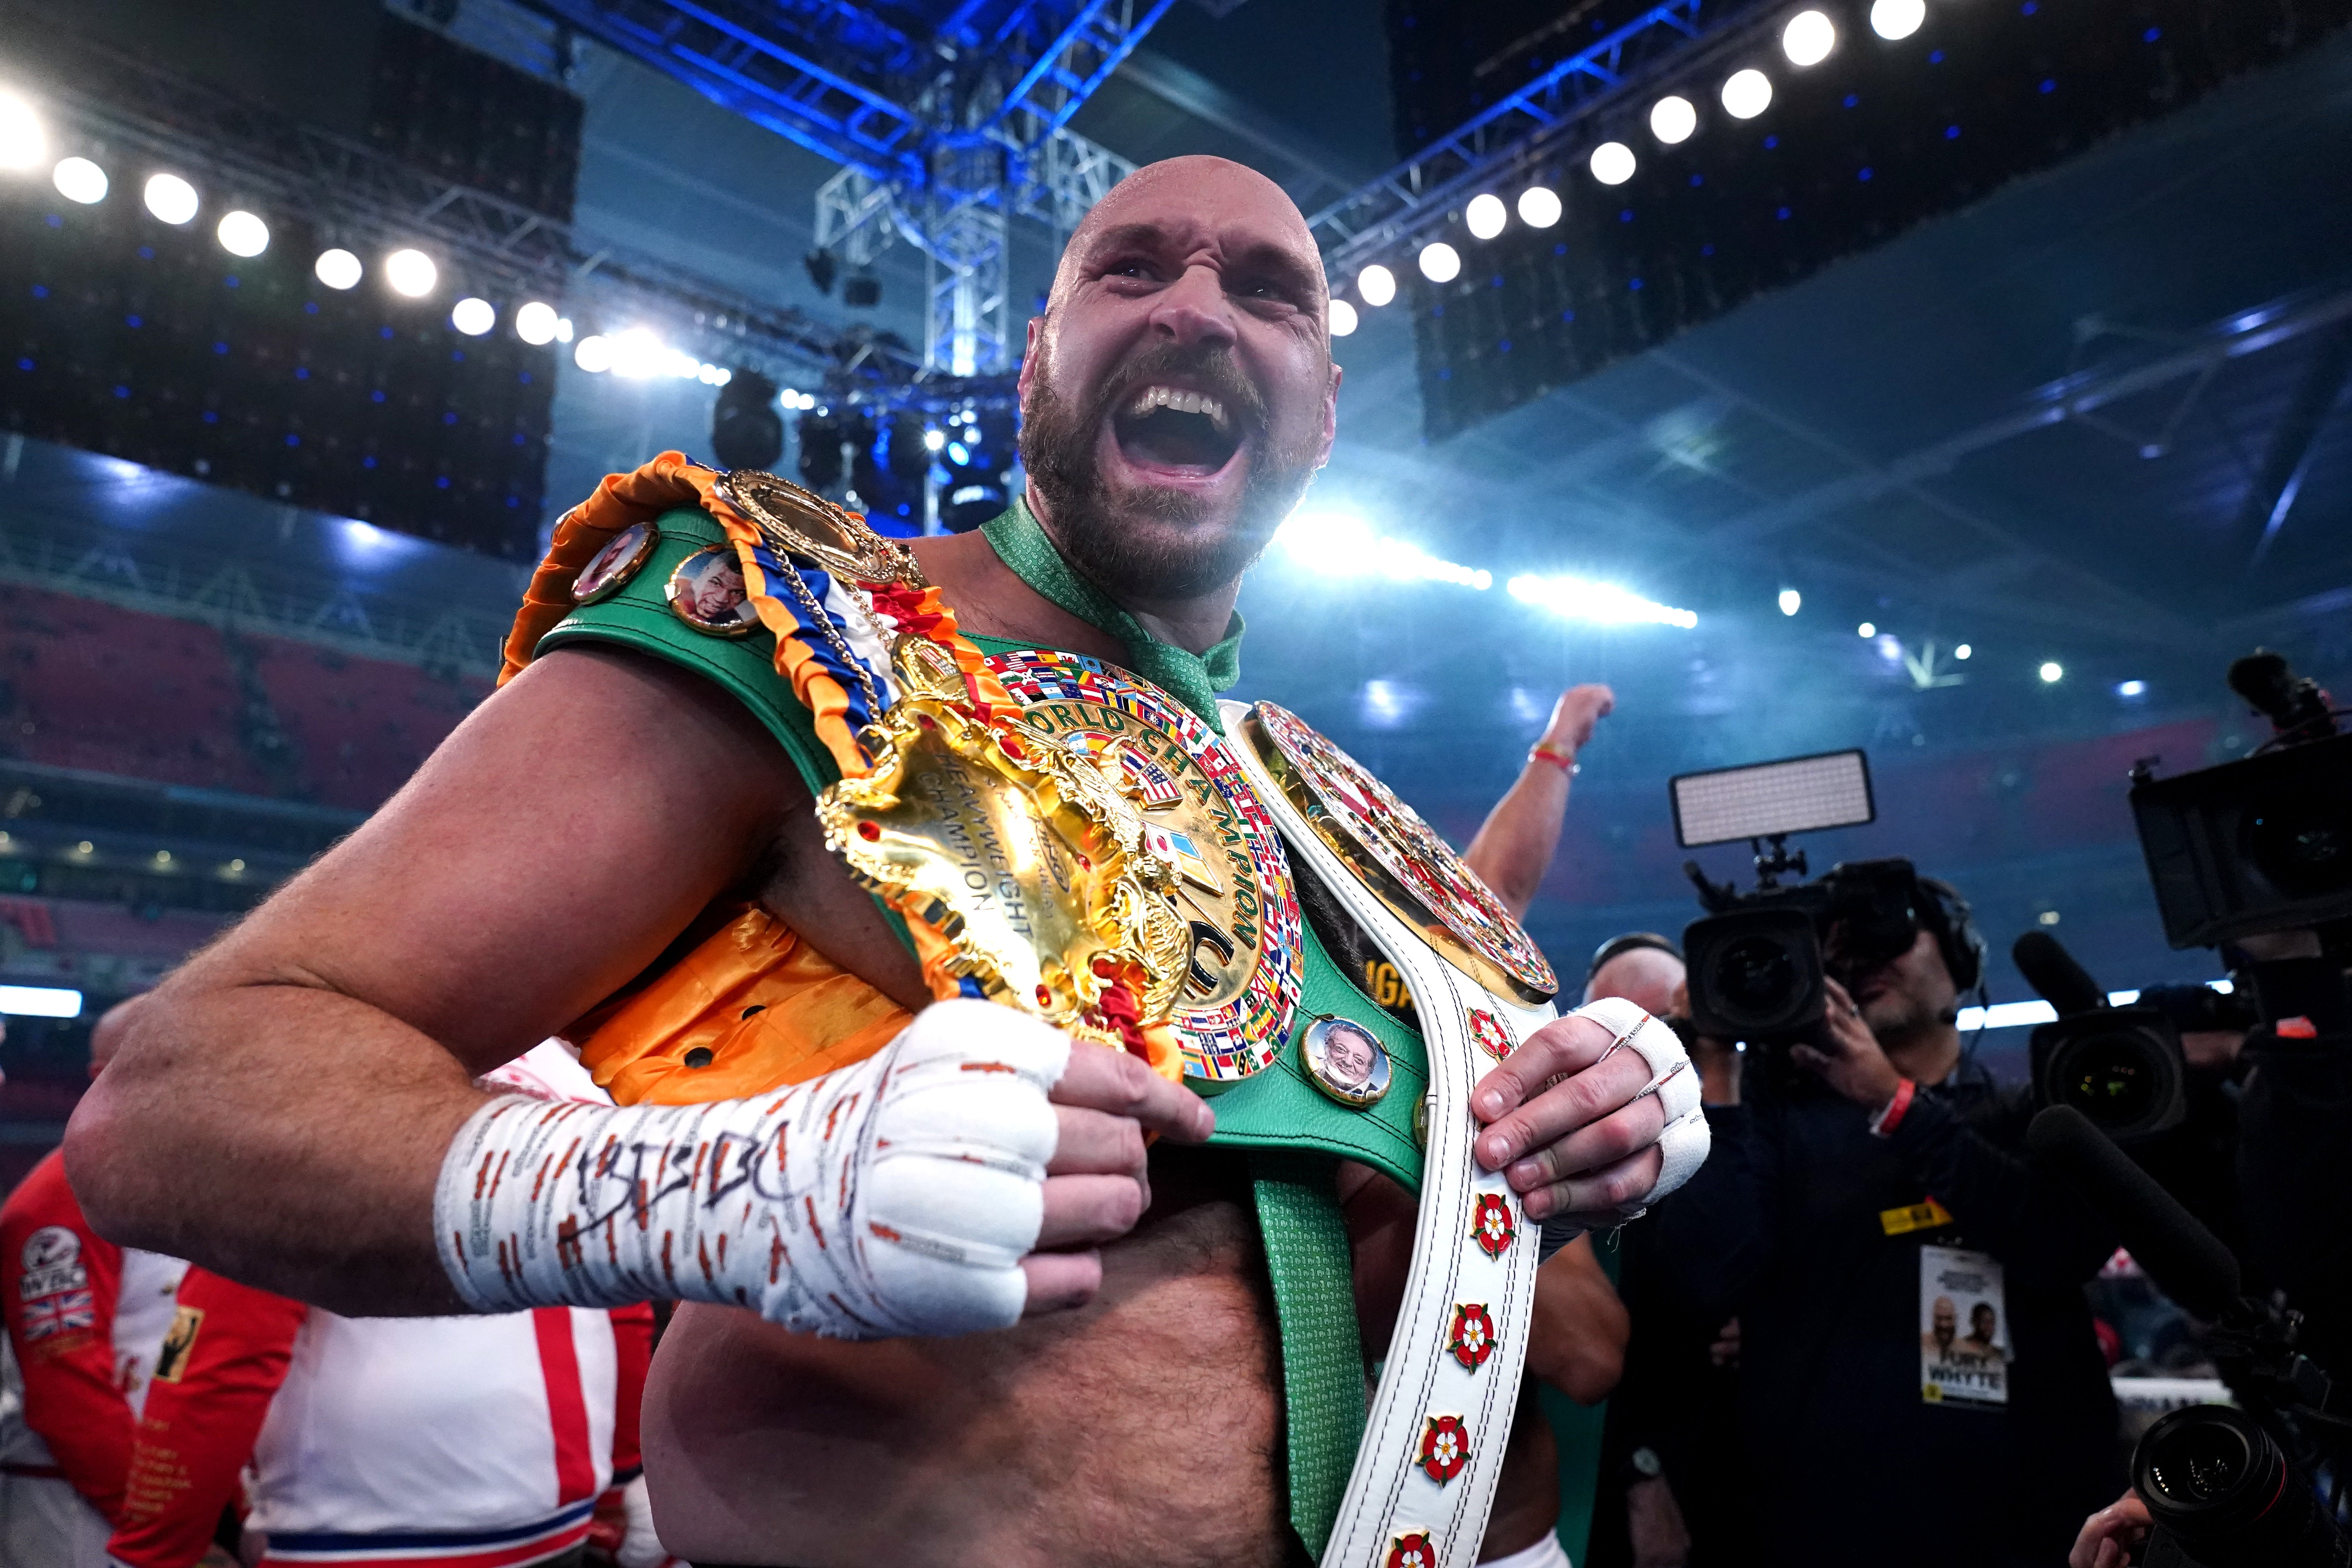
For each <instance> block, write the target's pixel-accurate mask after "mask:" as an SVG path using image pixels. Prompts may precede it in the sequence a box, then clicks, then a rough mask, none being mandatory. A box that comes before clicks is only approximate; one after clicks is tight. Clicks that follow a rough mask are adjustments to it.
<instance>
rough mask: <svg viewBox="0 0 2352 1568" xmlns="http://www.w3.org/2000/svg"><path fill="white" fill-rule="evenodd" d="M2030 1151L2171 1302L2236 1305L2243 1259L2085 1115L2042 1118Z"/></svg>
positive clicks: (2031, 1133)
mask: <svg viewBox="0 0 2352 1568" xmlns="http://www.w3.org/2000/svg"><path fill="white" fill-rule="evenodd" d="M2051 945H2052V946H2053V947H2055V946H2056V945H2057V944H2056V943H2055V942H2053V943H2052V944H2051ZM2062 956H2063V955H2062ZM2070 962H2071V961H2070ZM2025 1149H2026V1152H2028V1153H2029V1154H2031V1155H2032V1156H2033V1158H2034V1159H2035V1161H2037V1162H2038V1163H2042V1164H2044V1165H2047V1166H2050V1167H2053V1168H2054V1169H2056V1170H2057V1171H2058V1172H2060V1173H2062V1174H2063V1175H2064V1176H2066V1177H2067V1178H2068V1179H2069V1180H2071V1181H2072V1182H2073V1183H2074V1185H2075V1186H2076V1188H2078V1189H2079V1190H2080V1191H2081V1193H2082V1194H2083V1195H2084V1197H2085V1198H2087V1199H2089V1200H2090V1204H2091V1206H2092V1207H2093V1208H2095V1209H2096V1210H2098V1211H2099V1214H2100V1215H2102V1216H2103V1217H2104V1218H2105V1219H2106V1221H2107V1222H2108V1223H2109V1224H2111V1225H2113V1226H2115V1227H2116V1231H2117V1233H2118V1234H2120V1235H2121V1236H2122V1237H2123V1243H2124V1247H2125V1248H2126V1250H2127V1251H2129V1252H2130V1253H2131V1255H2132V1257H2133V1258H2134V1259H2136V1260H2137V1262H2138V1264H2139V1266H2140V1267H2141V1268H2145V1269H2146V1270H2147V1277H2148V1278H2149V1279H2153V1280H2155V1281H2156V1283H2157V1287H2158V1289H2161V1290H2162V1291H2163V1292H2164V1293H2165V1294H2166V1295H2168V1296H2169V1297H2171V1298H2172V1299H2173V1300H2175V1301H2178V1302H2179V1303H2180V1304H2181V1305H2182V1306H2183V1307H2186V1308H2187V1309H2188V1310H2189V1311H2191V1312H2193V1313H2195V1314H2196V1315H2197V1316H2198V1317H2200V1318H2202V1319H2204V1320H2205V1321H2207V1322H2212V1321H2216V1320H2218V1319H2219V1318H2220V1317H2221V1313H2222V1310H2223V1309H2224V1308H2226V1307H2228V1306H2230V1305H2231V1303H2232V1302H2234V1301H2236V1300H2238V1297H2239V1294H2240V1286H2239V1281H2238V1260H2237V1258H2234V1257H2232V1256H2231V1252H2230V1249H2229V1248H2228V1247H2224V1246H2222V1245H2221V1238H2220V1237H2216V1236H2215V1235H2214V1234H2213V1233H2212V1232H2211V1231H2210V1230H2208V1229H2206V1228H2205V1227H2204V1226H2202V1225H2200V1224H2199V1223H2198V1222H2197V1217H2196V1216H2195V1215H2191V1214H2190V1213H2189V1211H2188V1210H2187V1209H2185V1208H2182V1207H2181V1206H2180V1205H2179V1202H2178V1201H2177V1200H2176V1199H2175V1198H2174V1197H2173V1196H2172V1194H2170V1193H2168V1192H2166V1191H2165V1190H2164V1189H2163V1188H2162V1187H2160V1186H2158V1185H2157V1184H2156V1183H2155V1181H2154V1180H2153V1179H2151V1178H2150V1177H2149V1175H2148V1173H2147V1172H2145V1171H2143V1170H2141V1169H2140V1168H2139V1167H2138V1166H2137V1165H2135V1164H2133V1163H2132V1162H2131V1158H2130V1156H2128V1155H2126V1153H2125V1152H2123V1151H2122V1150H2121V1149H2118V1148H2116V1146H2115V1144H2114V1143H2113V1142H2110V1141H2109V1140H2108V1139H2107V1138H2106V1136H2105V1134H2103V1133H2101V1132H2100V1131H2099V1130H2098V1129H2097V1128H2095V1127H2094V1126H2092V1125H2091V1122H2090V1119H2089V1118H2087V1117H2085V1116H2084V1114H2083V1113H2082V1112H2081V1111H2079V1110H2075V1109H2074V1107H2073V1106H2071V1105H2053V1106H2050V1107H2048V1108H2047V1109H2045V1110H2042V1111H2041V1112H2040V1113H2038V1114H2037V1115H2036V1116H2035V1117H2034V1118H2033V1121H2032V1124H2031V1125H2029V1126H2028V1127H2027V1128H2026V1130H2025Z"/></svg>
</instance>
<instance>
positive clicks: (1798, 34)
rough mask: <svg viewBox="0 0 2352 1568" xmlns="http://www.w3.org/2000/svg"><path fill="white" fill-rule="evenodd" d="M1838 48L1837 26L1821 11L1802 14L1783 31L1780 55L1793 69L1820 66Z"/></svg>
mask: <svg viewBox="0 0 2352 1568" xmlns="http://www.w3.org/2000/svg"><path fill="white" fill-rule="evenodd" d="M1835 47H1837V25H1836V24H1835V23H1833V22H1832V21H1831V20H1830V19H1829V18H1828V17H1827V16H1823V15H1822V14H1821V13H1820V12H1819V11H1800V12H1798V13H1797V14H1796V15H1795V16H1791V17H1790V18H1789V25H1788V26H1785V27H1783V28H1781V29H1780V52H1781V53H1782V54H1784V55H1786V56H1788V57H1789V63H1790V65H1792V66H1817V65H1819V64H1821V63H1822V61H1823V60H1825V59H1827V58H1830V51H1831V50H1832V49H1833V48H1835Z"/></svg>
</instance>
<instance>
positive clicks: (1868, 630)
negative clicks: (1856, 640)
mask: <svg viewBox="0 0 2352 1568" xmlns="http://www.w3.org/2000/svg"><path fill="white" fill-rule="evenodd" d="M1853 635H1854V636H1856V637H1862V638H1864V639H1868V638H1870V637H1876V636H1877V635H1878V627H1877V626H1874V625H1873V624H1872V623H1871V622H1869V621H1864V622H1863V623H1862V625H1860V626H1856V627H1854V628H1853Z"/></svg>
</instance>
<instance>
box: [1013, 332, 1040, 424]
mask: <svg viewBox="0 0 2352 1568" xmlns="http://www.w3.org/2000/svg"><path fill="white" fill-rule="evenodd" d="M1043 336H1045V317H1043V316H1032V317H1030V318H1029V331H1028V336H1027V338H1026V339H1025V340H1024V342H1023V343H1022V345H1021V374H1019V375H1018V376H1016V377H1015V378H1014V379H1013V395H1015V396H1017V397H1018V398H1020V400H1021V402H1022V404H1023V405H1024V406H1025V405H1027V404H1028V402H1029V384H1030V383H1031V382H1032V381H1034V380H1035V379H1036V376H1037V340H1038V339H1039V338H1041V337H1043Z"/></svg>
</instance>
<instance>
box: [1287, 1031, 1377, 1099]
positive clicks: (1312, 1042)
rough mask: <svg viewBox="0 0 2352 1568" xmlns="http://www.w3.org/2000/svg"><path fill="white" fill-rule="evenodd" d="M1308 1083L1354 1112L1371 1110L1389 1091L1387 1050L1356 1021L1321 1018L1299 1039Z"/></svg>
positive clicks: (1300, 1056)
mask: <svg viewBox="0 0 2352 1568" xmlns="http://www.w3.org/2000/svg"><path fill="white" fill-rule="evenodd" d="M1298 1057H1299V1060H1300V1061H1301V1062H1302V1063H1303V1064H1304V1065H1305V1066H1306V1068H1307V1081H1308V1082H1310V1083H1312V1084H1313V1085H1314V1086H1315V1087H1316V1088H1318V1089H1321V1090H1322V1091H1323V1092H1324V1093H1325V1094H1326V1095H1328V1096H1329V1097H1330V1098H1331V1099H1333V1100H1338V1101H1339V1103H1340V1104H1342V1105H1344V1106H1346V1107H1348V1108H1349V1110H1370V1109H1371V1108H1372V1107H1373V1106H1375V1105H1378V1104H1379V1103H1380V1102H1381V1097H1382V1096H1384V1095H1386V1094H1387V1093H1388V1091H1389V1083H1390V1079H1391V1072H1390V1068H1389V1053H1388V1047H1385V1046H1383V1045H1381V1041H1380V1037H1379V1036H1377V1035H1375V1034H1373V1033H1372V1032H1371V1031H1370V1029H1368V1028H1366V1027H1364V1026H1363V1025H1361V1024H1359V1023H1357V1022H1356V1021H1355V1020H1354V1019H1353V1018H1318V1019H1317V1020H1316V1021H1315V1022H1314V1023H1313V1024H1311V1025H1309V1026H1307V1033H1306V1034H1304V1035H1302V1036H1301V1037H1299V1041H1298Z"/></svg>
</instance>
